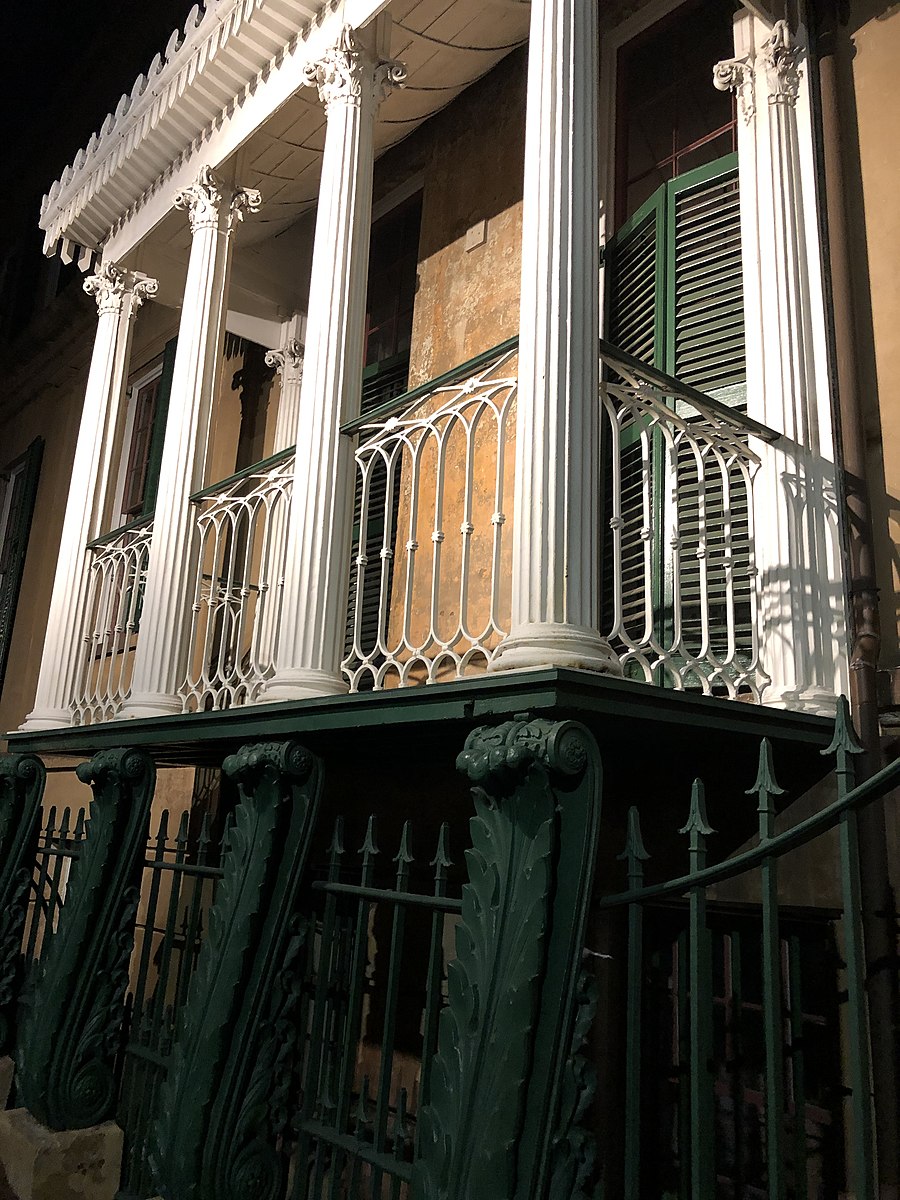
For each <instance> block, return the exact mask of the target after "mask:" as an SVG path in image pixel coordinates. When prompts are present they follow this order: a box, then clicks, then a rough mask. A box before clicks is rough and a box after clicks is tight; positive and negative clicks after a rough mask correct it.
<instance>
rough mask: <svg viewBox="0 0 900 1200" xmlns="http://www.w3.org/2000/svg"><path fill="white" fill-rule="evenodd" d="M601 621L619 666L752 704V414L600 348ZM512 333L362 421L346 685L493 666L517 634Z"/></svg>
mask: <svg viewBox="0 0 900 1200" xmlns="http://www.w3.org/2000/svg"><path fill="white" fill-rule="evenodd" d="M601 359H602V360H603V365H604V368H605V374H606V376H607V378H606V380H605V381H604V382H603V384H602V385H601V394H600V398H599V402H600V406H601V427H602V428H601V443H600V461H599V462H598V471H599V472H600V477H601V479H600V482H601V496H602V512H601V514H600V525H601V540H602V546H601V551H602V553H601V561H602V579H601V610H602V629H601V632H602V633H603V634H604V636H605V637H606V638H607V639H608V640H609V642H610V644H611V645H612V646H613V648H614V649H615V651H616V653H617V654H618V656H619V659H620V662H621V664H622V671H623V674H624V675H625V676H626V677H629V678H633V679H638V680H643V681H645V682H647V683H656V684H660V685H665V686H669V687H674V688H676V689H694V690H698V691H701V692H704V693H706V694H719V695H727V696H731V697H737V696H742V697H746V698H748V699H755V700H758V699H759V693H760V687H761V686H762V684H763V683H764V682H765V675H764V672H763V670H762V668H761V665H760V662H759V638H758V628H757V611H756V585H755V567H754V554H753V528H752V504H751V488H752V474H753V470H754V467H755V466H756V465H757V463H758V459H757V457H756V455H755V454H754V452H753V450H752V449H751V447H750V442H749V433H750V432H756V433H760V434H763V435H764V434H765V433H767V432H768V431H764V430H763V427H762V426H757V425H756V423H755V422H753V421H750V420H748V419H747V418H746V417H744V416H743V415H742V414H740V413H738V412H734V411H732V410H730V409H728V408H726V407H725V406H724V405H722V404H719V403H717V402H716V401H715V400H712V399H710V398H709V397H704V396H703V395H702V394H701V393H699V392H696V391H694V390H692V389H689V388H686V387H684V386H682V385H681V384H679V382H678V381H677V380H674V379H670V378H669V377H667V376H665V375H663V374H662V373H660V372H657V371H655V370H653V369H651V368H647V367H645V366H644V365H643V364H640V363H638V362H636V361H635V360H632V359H629V358H628V357H627V356H624V355H621V354H619V352H618V351H616V350H615V349H614V348H613V347H607V346H605V345H604V347H603V350H602V353H601ZM516 368H517V348H516V343H515V342H514V341H513V342H511V343H506V344H504V345H503V346H501V347H498V348H497V350H496V351H495V352H493V353H492V354H489V355H485V356H482V357H481V359H480V360H478V361H476V362H473V363H471V364H468V365H467V367H465V368H461V369H460V370H459V371H456V372H453V373H451V375H450V376H448V377H446V378H445V380H444V381H438V383H437V385H432V386H431V387H429V388H425V389H419V390H417V391H416V392H412V393H409V394H408V395H407V396H405V397H401V398H400V400H399V402H398V403H397V405H396V406H394V407H391V408H389V409H388V411H387V412H386V413H383V414H382V415H381V416H380V418H379V415H378V414H375V415H374V416H370V417H369V418H367V419H366V420H365V421H358V422H354V423H353V426H351V427H347V429H346V432H353V431H360V436H361V441H360V444H359V446H358V449H357V451H356V462H357V475H358V482H357V538H356V544H355V546H354V556H353V568H352V583H351V594H350V604H349V617H348V635H347V650H346V657H345V659H344V663H343V670H344V674H345V677H346V679H347V681H348V683H349V685H350V689H351V691H358V690H368V689H376V690H377V689H381V688H388V687H403V686H408V685H410V684H414V683H422V682H427V683H433V682H436V681H438V680H443V679H456V678H460V677H462V676H464V675H467V674H471V673H475V672H478V671H483V670H484V669H485V667H486V666H487V664H488V663H489V662H490V660H491V659H492V658H493V656H494V653H495V651H496V649H497V646H498V644H499V642H500V640H501V638H502V636H503V632H504V630H506V629H507V628H508V627H509V614H510V585H509V581H510V577H511V567H512V564H511V558H510V554H511V545H510V538H509V529H510V521H511V519H512V508H513V496H512V487H513V463H514V457H515V451H514V443H515V398H516V386H517V378H516Z"/></svg>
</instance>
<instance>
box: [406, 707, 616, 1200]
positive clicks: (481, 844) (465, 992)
mask: <svg viewBox="0 0 900 1200" xmlns="http://www.w3.org/2000/svg"><path fill="white" fill-rule="evenodd" d="M457 766H458V767H459V769H460V770H461V771H462V772H463V773H464V774H466V775H468V777H469V778H470V780H471V781H472V783H473V784H474V785H475V786H474V787H473V797H474V801H475V812H476V815H475V817H474V818H473V819H472V821H471V831H472V849H471V850H469V851H467V852H466V863H467V867H468V875H469V882H468V883H467V884H466V885H465V887H464V888H463V900H462V920H461V922H460V924H459V926H458V927H457V935H456V937H457V958H456V960H455V961H454V962H452V963H451V964H450V967H449V970H448V997H449V1000H448V1005H447V1007H446V1008H445V1009H444V1011H443V1012H442V1014H441V1018H440V1025H439V1033H438V1053H437V1056H436V1058H435V1060H434V1062H433V1064H432V1069H431V1076H430V1092H429V1102H428V1104H427V1105H425V1107H424V1109H423V1111H422V1113H421V1114H420V1118H419V1141H418V1154H417V1162H416V1167H415V1173H414V1176H413V1192H412V1194H413V1197H414V1198H415V1200H484V1198H485V1197H487V1196H490V1197H491V1200H525V1198H526V1197H527V1198H528V1200H537V1198H538V1197H543V1196H547V1195H553V1196H554V1197H560V1200H561V1197H562V1195H563V1193H562V1192H561V1191H559V1187H560V1186H563V1184H562V1181H563V1180H569V1179H574V1178H577V1177H578V1175H579V1173H580V1172H579V1169H578V1167H577V1165H574V1164H573V1158H574V1157H575V1156H578V1155H581V1154H586V1155H587V1157H590V1152H589V1151H588V1150H587V1149H586V1147H585V1146H584V1144H583V1143H582V1142H581V1139H580V1136H579V1135H578V1134H575V1133H574V1131H575V1127H576V1125H577V1121H578V1119H580V1109H581V1108H582V1104H581V1102H582V1099H583V1094H582V1092H581V1089H580V1086H579V1085H578V1084H577V1083H576V1084H575V1091H576V1092H577V1093H578V1094H577V1095H573V1090H572V1089H573V1083H572V1072H573V1071H575V1072H577V1071H578V1067H577V1064H576V1063H575V1062H574V1056H576V1055H577V1052H578V1050H579V1049H580V1040H581V1037H582V1036H583V1033H582V1031H581V1024H582V1023H581V1022H579V1021H578V1020H577V1012H578V1010H579V1008H580V1009H581V1011H582V1013H583V1012H584V1008H583V1005H579V1003H578V995H579V973H580V965H581V956H582V948H583V939H584V924H585V915H586V911H587V904H588V900H589V894H590V884H591V880H592V875H593V865H594V858H595V853H596V845H597V829H598V822H599V815H600V761H599V756H598V753H597V748H596V744H595V742H594V740H593V738H592V737H591V735H590V734H589V733H588V732H587V730H585V729H584V728H583V727H582V726H580V725H577V724H575V723H573V722H569V721H557V722H553V721H547V720H538V719H531V718H530V717H528V716H527V715H524V716H520V717H517V718H516V719H515V720H513V721H510V722H507V723H506V724H504V725H500V726H498V727H495V728H490V727H484V728H481V729H477V730H475V731H474V732H473V733H472V734H470V735H469V737H468V739H467V740H466V746H465V749H464V750H463V752H462V754H461V755H460V756H459V758H458V760H457ZM576 1027H577V1028H576ZM584 1082H586V1077H584V1076H582V1083H584ZM588 1086H589V1082H588ZM573 1100H574V1107H573ZM585 1103H586V1101H585ZM576 1113H577V1114H578V1116H576ZM585 1136H587V1135H585ZM551 1176H552V1177H553V1179H554V1180H555V1181H556V1184H555V1186H554V1188H553V1190H552V1192H549V1193H548V1187H549V1186H550V1180H551ZM565 1195H566V1197H569V1196H570V1195H571V1193H570V1192H565Z"/></svg>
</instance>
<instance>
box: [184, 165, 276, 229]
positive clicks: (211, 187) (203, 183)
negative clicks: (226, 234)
mask: <svg viewBox="0 0 900 1200" xmlns="http://www.w3.org/2000/svg"><path fill="white" fill-rule="evenodd" d="M174 203H175V207H176V208H181V209H186V210H187V214H188V219H189V220H190V223H191V232H192V233H196V232H197V230H198V229H215V228H218V226H219V222H220V221H221V219H222V217H223V215H226V214H227V222H228V226H229V228H230V226H231V225H232V224H233V222H234V221H235V220H237V221H242V220H243V219H244V210H245V209H246V210H248V211H249V212H251V213H255V212H258V211H259V206H260V204H261V203H262V197H261V196H260V194H259V192H258V191H257V190H256V188H241V187H239V188H229V187H227V186H226V185H225V184H224V183H223V182H222V180H221V179H220V178H219V177H218V175H216V173H215V171H213V169H212V167H201V169H200V174H199V176H198V177H197V182H196V183H192V184H191V185H190V186H189V187H186V188H182V189H181V190H180V191H178V192H176V193H175V201H174Z"/></svg>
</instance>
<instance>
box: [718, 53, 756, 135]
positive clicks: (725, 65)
mask: <svg viewBox="0 0 900 1200" xmlns="http://www.w3.org/2000/svg"><path fill="white" fill-rule="evenodd" d="M713 87H714V88H716V89H717V90H718V91H720V92H734V93H735V95H736V96H737V98H738V100H739V101H740V105H741V113H742V115H743V118H744V120H745V121H747V122H750V121H751V120H752V119H753V114H754V113H755V112H756V100H755V97H754V94H753V64H752V63H751V61H750V59H749V58H723V59H722V61H721V62H717V63H716V65H715V66H714V67H713Z"/></svg>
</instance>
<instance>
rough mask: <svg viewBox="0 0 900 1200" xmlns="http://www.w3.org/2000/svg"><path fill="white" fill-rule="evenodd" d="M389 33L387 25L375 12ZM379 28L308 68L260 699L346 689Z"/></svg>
mask: <svg viewBox="0 0 900 1200" xmlns="http://www.w3.org/2000/svg"><path fill="white" fill-rule="evenodd" d="M377 24H378V28H379V30H380V31H383V29H384V25H383V23H382V22H378V23H377ZM382 49H383V46H381V45H378V44H377V41H376V37H375V30H374V28H373V27H369V28H368V29H365V30H357V31H354V30H352V29H350V28H345V29H344V31H343V33H342V34H341V39H340V42H339V44H338V45H337V46H335V47H334V49H333V50H331V51H329V53H328V54H326V55H325V57H324V58H323V59H321V60H320V61H319V62H317V63H311V64H310V65H309V67H308V68H307V72H306V82H307V84H310V85H315V86H316V87H317V88H318V90H319V98H320V99H321V101H322V103H323V104H324V105H325V111H326V115H327V128H326V133H325V152H324V155H323V158H322V179H321V183H320V184H319V209H318V216H317V218H316V234H315V243H314V246H313V261H312V279H311V284H310V293H309V317H308V321H307V332H306V354H305V359H304V363H303V382H302V384H301V390H300V397H299V412H298V418H297V426H296V437H295V439H293V440H295V441H296V446H297V453H296V459H295V468H294V487H293V494H292V498H291V511H290V524H289V528H288V541H287V561H286V570H285V588H284V604H283V609H282V619H281V628H280V631H279V638H278V651H277V654H276V668H275V675H274V677H273V678H272V679H271V680H270V682H269V683H268V684H267V686H266V689H265V691H264V692H263V693H262V695H261V696H260V699H261V700H263V701H272V700H296V699H303V698H305V697H309V696H322V695H334V694H337V693H340V692H345V691H346V690H347V684H346V682H345V680H344V679H343V677H342V675H341V670H340V664H341V655H342V652H343V643H344V624H345V617H346V609H347V588H348V586H349V570H350V544H351V529H352V521H353V480H354V463H353V445H352V442H351V441H350V439H349V438H346V437H342V436H341V433H340V427H341V425H342V424H343V423H344V422H345V421H349V420H352V418H353V417H355V416H357V415H358V414H359V405H360V392H361V384H362V367H363V335H364V329H365V305H366V277H367V268H368V255H369V230H370V225H371V220H372V166H373V157H374V156H373V134H374V124H375V113H376V111H377V108H378V105H379V103H380V102H381V100H382V99H383V98H384V97H385V96H386V95H387V92H388V90H389V89H390V87H391V86H392V85H399V84H402V83H403V81H404V79H405V77H406V71H405V68H404V67H402V66H401V65H400V64H399V63H393V62H390V61H387V60H384V59H382V57H381V54H380V51H381V50H382Z"/></svg>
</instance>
